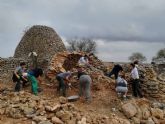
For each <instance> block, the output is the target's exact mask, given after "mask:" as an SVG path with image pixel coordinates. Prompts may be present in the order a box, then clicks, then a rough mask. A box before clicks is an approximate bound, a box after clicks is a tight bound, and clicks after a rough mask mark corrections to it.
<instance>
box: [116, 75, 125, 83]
mask: <svg viewBox="0 0 165 124" xmlns="http://www.w3.org/2000/svg"><path fill="white" fill-rule="evenodd" d="M116 81H117V83H120V82H123V83H125V84H126V85H127V81H126V80H124V79H123V78H121V77H119V76H118V78H117V80H116Z"/></svg>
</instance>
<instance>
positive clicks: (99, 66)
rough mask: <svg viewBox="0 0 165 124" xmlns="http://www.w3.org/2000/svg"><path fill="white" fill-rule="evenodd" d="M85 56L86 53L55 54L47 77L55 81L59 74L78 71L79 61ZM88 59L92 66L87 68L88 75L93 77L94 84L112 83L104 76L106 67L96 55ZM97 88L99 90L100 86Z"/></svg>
mask: <svg viewBox="0 0 165 124" xmlns="http://www.w3.org/2000/svg"><path fill="white" fill-rule="evenodd" d="M83 55H85V53H82V52H73V53H69V52H60V53H57V54H55V55H54V56H53V58H52V60H51V63H50V66H49V68H48V71H47V77H48V78H49V79H54V77H55V75H56V74H57V73H59V72H65V71H68V70H76V69H77V65H78V60H79V59H80V57H81V56H83ZM87 55H88V54H87ZM88 58H89V62H90V65H91V66H90V67H85V70H86V72H87V74H89V75H90V76H91V77H92V79H93V82H94V84H99V83H100V82H103V83H104V84H107V83H110V82H111V81H112V80H111V79H110V78H108V77H106V76H105V75H104V70H105V69H106V67H105V66H104V64H103V62H102V61H100V60H99V59H98V58H97V57H96V56H94V55H88ZM75 79H76V78H75ZM71 82H75V81H71ZM112 82H113V81H112ZM97 87H98V88H99V86H98V85H97Z"/></svg>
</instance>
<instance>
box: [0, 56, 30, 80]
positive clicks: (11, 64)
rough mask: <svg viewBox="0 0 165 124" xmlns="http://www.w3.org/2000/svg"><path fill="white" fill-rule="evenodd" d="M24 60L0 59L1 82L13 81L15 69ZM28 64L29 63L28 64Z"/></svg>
mask: <svg viewBox="0 0 165 124" xmlns="http://www.w3.org/2000/svg"><path fill="white" fill-rule="evenodd" d="M23 61H24V59H21V58H13V57H10V58H0V80H1V81H2V82H8V81H10V80H11V77H12V73H13V71H14V69H15V68H16V67H17V66H19V64H20V62H23ZM24 62H27V61H24ZM27 63H28V62H27Z"/></svg>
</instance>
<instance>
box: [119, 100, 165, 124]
mask: <svg viewBox="0 0 165 124" xmlns="http://www.w3.org/2000/svg"><path fill="white" fill-rule="evenodd" d="M121 111H123V113H124V114H125V115H126V117H127V118H128V119H129V120H130V122H132V123H133V124H164V123H165V104H163V103H158V102H152V103H151V102H149V101H148V100H146V99H139V100H133V101H129V102H126V103H125V104H123V105H122V107H121Z"/></svg>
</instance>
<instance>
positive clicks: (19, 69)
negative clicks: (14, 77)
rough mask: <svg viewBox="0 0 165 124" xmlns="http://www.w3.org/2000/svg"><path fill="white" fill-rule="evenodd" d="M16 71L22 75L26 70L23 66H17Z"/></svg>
mask: <svg viewBox="0 0 165 124" xmlns="http://www.w3.org/2000/svg"><path fill="white" fill-rule="evenodd" d="M15 72H16V73H17V74H18V75H19V76H22V73H24V72H25V70H24V69H23V68H22V67H21V66H19V67H17V68H16V69H15Z"/></svg>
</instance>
